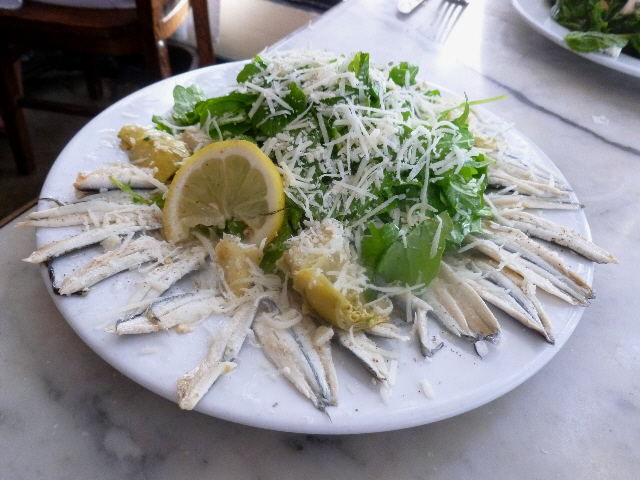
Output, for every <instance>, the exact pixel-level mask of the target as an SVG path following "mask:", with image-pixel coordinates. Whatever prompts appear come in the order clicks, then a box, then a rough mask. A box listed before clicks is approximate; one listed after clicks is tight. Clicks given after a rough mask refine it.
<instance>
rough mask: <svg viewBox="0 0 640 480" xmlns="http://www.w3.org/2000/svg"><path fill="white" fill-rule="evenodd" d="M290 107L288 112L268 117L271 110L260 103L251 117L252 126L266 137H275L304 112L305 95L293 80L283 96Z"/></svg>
mask: <svg viewBox="0 0 640 480" xmlns="http://www.w3.org/2000/svg"><path fill="white" fill-rule="evenodd" d="M283 100H284V101H285V102H286V104H287V105H288V106H289V107H290V111H289V113H282V114H279V115H275V116H273V117H270V115H271V110H270V109H269V107H268V106H267V105H264V104H263V105H261V106H260V107H259V108H258V110H257V111H256V113H255V115H254V116H253V118H252V119H251V123H252V124H253V126H254V127H255V128H256V129H257V130H258V131H259V132H260V133H262V134H263V135H266V136H267V137H275V136H276V135H277V134H278V133H280V132H282V131H283V130H284V129H285V127H286V126H287V125H289V123H291V121H292V120H294V119H295V118H296V117H297V116H298V115H300V114H301V113H302V112H304V110H305V108H306V104H307V96H306V95H305V94H304V92H303V91H302V90H300V89H299V88H298V86H297V85H296V83H295V82H292V83H291V85H290V86H289V93H288V94H287V95H286V96H285V97H284V98H283Z"/></svg>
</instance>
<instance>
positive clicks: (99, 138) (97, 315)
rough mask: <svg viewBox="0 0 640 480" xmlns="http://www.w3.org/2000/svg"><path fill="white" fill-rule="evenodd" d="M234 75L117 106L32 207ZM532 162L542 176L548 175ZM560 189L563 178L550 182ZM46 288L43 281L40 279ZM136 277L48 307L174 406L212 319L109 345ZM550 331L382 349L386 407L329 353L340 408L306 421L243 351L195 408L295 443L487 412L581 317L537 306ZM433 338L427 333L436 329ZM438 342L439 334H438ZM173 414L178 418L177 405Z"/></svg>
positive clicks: (221, 74) (80, 257)
mask: <svg viewBox="0 0 640 480" xmlns="http://www.w3.org/2000/svg"><path fill="white" fill-rule="evenodd" d="M240 68H241V64H238V63H235V64H224V65H220V66H215V67H210V68H205V69H202V70H198V71H194V72H188V73H185V74H183V75H180V76H177V77H174V78H170V79H167V80H164V81H162V82H159V83H157V84H155V85H151V86H149V87H147V88H145V89H143V90H141V91H139V92H137V93H135V94H133V95H131V96H129V97H127V98H125V99H123V100H122V101H120V102H118V103H117V104H115V105H114V106H112V107H111V108H109V109H108V110H106V111H105V112H103V113H102V114H100V115H99V116H98V117H96V118H95V119H94V120H92V121H91V122H90V123H89V124H88V125H87V126H86V127H85V128H83V129H82V130H81V131H80V132H79V133H78V134H77V135H76V136H75V137H74V138H73V140H72V141H71V142H70V143H69V144H68V145H67V147H66V148H65V149H64V151H63V152H62V153H61V154H60V157H59V158H58V160H57V161H56V163H55V164H54V166H53V168H52V169H51V172H50V173H49V176H48V177H47V180H46V183H45V185H44V187H43V191H42V197H48V198H52V197H53V198H59V199H62V200H71V199H72V198H73V197H74V193H73V188H72V183H73V181H74V180H75V177H76V175H77V173H78V172H79V171H86V170H92V169H95V168H97V167H100V166H103V165H105V164H107V163H109V162H114V161H117V162H127V157H126V155H125V154H124V153H123V152H122V151H120V149H119V148H117V143H118V142H117V139H116V134H117V132H118V130H119V129H120V127H122V126H123V125H125V124H128V123H134V122H137V123H143V124H151V116H152V114H154V113H155V114H163V113H165V112H167V111H168V110H169V109H170V108H171V106H172V105H173V100H172V90H173V87H174V86H175V85H176V84H181V85H185V86H188V85H190V84H192V83H197V84H198V85H200V86H201V87H202V88H204V89H205V90H207V93H210V94H212V95H220V94H222V93H223V92H224V91H225V89H226V86H227V85H231V84H233V83H234V82H235V77H236V74H237V72H238V71H239V70H240ZM536 152H537V153H538V154H539V155H540V156H541V157H542V158H543V159H544V162H546V163H547V164H548V165H549V166H550V167H551V168H555V167H553V164H552V163H551V161H550V160H549V159H548V158H546V157H544V154H542V152H540V151H538V150H536ZM558 177H559V178H561V175H560V174H559V172H558ZM550 215H551V216H555V217H556V220H557V221H560V222H562V223H563V224H565V225H567V226H570V227H572V228H574V229H576V230H578V231H580V232H581V233H582V234H583V235H586V236H589V231H588V226H587V223H586V220H585V217H584V215H583V213H582V212H564V213H557V214H550ZM71 231H72V229H69V228H65V229H40V230H39V231H38V233H37V242H38V246H42V245H44V244H45V243H48V242H49V241H52V240H56V239H59V238H61V237H64V236H66V235H68V234H69V233H70V232H71ZM96 253H97V251H96V250H87V251H84V252H81V253H79V254H76V255H71V256H69V257H68V258H67V257H65V258H61V259H58V260H56V261H55V262H54V268H55V270H56V272H57V273H58V274H61V275H64V273H65V272H68V271H70V269H72V268H74V267H77V266H78V265H81V264H82V263H84V262H85V261H87V260H88V259H89V258H91V257H92V256H93V255H95V254H96ZM567 258H568V259H569V261H570V263H571V264H572V266H573V267H574V268H575V270H576V271H577V272H578V273H579V274H580V275H582V276H583V278H585V279H586V281H587V282H590V281H591V279H592V273H593V268H592V264H591V263H590V262H586V261H583V260H578V259H577V257H576V256H575V255H571V256H567ZM43 275H44V277H45V280H46V282H47V284H50V281H49V278H48V276H47V274H46V272H45V269H43ZM141 275H142V274H141V273H139V272H128V273H126V274H121V275H118V276H116V277H114V278H112V279H110V280H107V281H104V282H102V283H100V284H98V285H96V286H95V287H94V288H93V289H92V290H91V292H90V293H89V294H88V295H87V296H84V297H60V296H56V295H54V294H53V293H52V296H53V298H54V300H55V302H56V304H57V306H58V308H59V309H60V311H61V312H62V314H63V315H64V317H65V318H66V319H67V321H68V322H69V324H70V325H71V326H72V327H73V329H74V330H75V331H76V332H77V333H78V335H79V336H80V337H82V339H83V340H84V341H85V342H86V343H87V344H88V345H89V346H90V347H91V348H92V349H93V350H94V351H95V352H96V353H97V354H99V355H100V356H102V357H103V358H104V359H105V360H106V361H107V362H109V363H110V364H111V365H113V366H114V367H115V368H116V369H118V370H119V371H121V372H122V373H124V374H125V375H127V376H128V377H130V378H131V379H133V380H134V381H136V382H138V383H139V384H141V385H143V386H145V387H146V388H148V389H150V390H152V391H154V392H156V393H158V394H159V395H162V396H164V397H166V398H168V399H170V400H172V401H177V395H176V381H177V379H178V378H179V377H180V376H182V375H183V374H184V373H186V372H188V371H189V370H191V369H192V368H193V367H195V366H196V365H197V364H198V363H199V362H200V361H201V360H202V359H203V358H204V355H205V353H206V351H207V346H208V343H209V339H210V338H211V335H212V331H213V330H212V329H213V328H214V327H215V324H216V321H217V320H216V319H211V320H208V321H207V322H205V323H204V324H202V325H201V326H200V328H198V329H197V330H196V331H195V332H193V333H190V334H182V335H179V334H176V333H175V332H168V333H164V332H163V333H157V334H149V335H138V336H128V337H127V336H115V335H111V334H107V333H105V332H104V328H105V327H106V326H107V325H110V324H113V321H114V319H115V318H116V317H117V315H116V314H114V311H115V310H116V309H117V308H118V307H121V306H123V305H125V304H126V302H127V300H128V299H129V297H130V296H131V293H132V288H133V283H134V280H135V279H136V278H138V279H139V278H141ZM542 295H543V294H541V297H542V300H543V302H544V304H545V306H546V308H547V312H548V314H549V316H550V318H551V319H552V320H553V324H554V327H555V333H556V338H557V343H556V344H555V345H553V346H552V345H549V344H547V343H545V342H544V341H543V340H542V339H541V337H539V336H538V335H537V334H534V333H532V332H531V331H529V330H527V329H525V328H524V327H522V326H520V325H519V324H518V323H516V322H515V321H513V320H511V319H510V318H507V317H504V316H499V319H500V322H501V325H502V328H503V341H502V343H501V344H500V345H499V346H498V347H497V348H496V347H493V346H490V353H489V355H487V356H485V357H484V358H482V359H481V358H480V357H479V356H478V355H477V354H476V353H475V351H474V349H473V346H472V345H471V344H469V343H467V342H464V341H461V340H459V339H454V338H450V337H449V336H448V335H447V334H445V333H441V335H442V337H443V339H445V341H446V345H445V347H444V348H443V349H442V350H440V351H439V352H438V353H437V354H436V355H435V356H434V357H433V359H432V360H431V361H429V360H425V359H424V358H423V357H422V356H421V355H420V353H419V350H418V348H417V343H416V341H410V342H404V343H402V342H391V341H383V342H382V346H383V347H384V348H387V349H390V350H394V351H395V352H397V354H398V361H399V368H398V374H397V381H396V383H395V385H394V386H393V393H392V396H391V398H390V399H389V402H388V404H385V402H384V401H383V399H382V396H381V395H380V393H379V389H380V385H374V384H373V383H372V381H371V378H370V376H369V374H368V373H367V372H366V371H365V369H364V368H363V367H362V366H361V365H360V364H359V363H358V362H357V361H356V360H355V359H354V358H353V357H351V356H350V355H349V354H346V353H345V352H344V351H342V350H341V349H340V348H339V347H335V348H334V352H335V353H334V355H335V357H334V358H335V362H336V365H337V370H338V376H339V381H340V404H339V406H337V407H331V408H328V409H327V413H326V414H325V413H322V412H320V411H318V410H316V409H315V408H314V407H313V406H312V404H311V403H310V402H309V401H308V400H307V399H306V398H304V397H302V396H301V395H300V394H299V393H298V392H297V391H296V390H294V388H293V387H292V386H291V385H290V384H289V383H288V381H287V380H285V379H284V378H283V377H280V376H278V375H277V373H276V370H275V368H274V367H273V366H272V365H271V364H270V363H269V362H268V361H267V360H266V359H265V357H264V356H263V354H262V352H261V351H260V349H259V348H257V347H255V346H254V345H252V344H251V343H250V342H246V344H245V345H244V347H243V350H242V351H241V355H240V357H241V358H240V364H239V366H238V368H236V369H235V370H233V371H232V372H231V373H230V374H228V375H225V376H223V377H221V378H220V379H219V380H218V381H217V382H216V384H215V385H214V386H213V388H212V389H211V390H210V391H209V393H208V394H207V395H205V396H204V398H203V399H202V400H201V402H200V403H199V404H198V406H197V410H199V411H201V412H204V413H206V414H209V415H212V416H215V417H218V418H223V419H226V420H230V421H234V422H239V423H243V424H248V425H253V426H258V427H263V428H269V429H275V430H283V431H292V432H305V433H325V434H336V433H363V432H375V431H384V430H393V429H400V428H405V427H411V426H415V425H421V424H426V423H429V422H434V421H437V420H441V419H444V418H448V417H451V416H454V415H457V414H460V413H462V412H465V411H467V410H470V409H473V408H475V407H478V406H480V405H482V404H484V403H487V402H489V401H491V400H493V399H495V398H497V397H499V396H501V395H503V394H504V393H506V392H508V391H509V390H511V389H513V388H515V387H516V386H517V385H519V384H520V383H522V382H524V381H525V380H526V379H528V378H529V377H530V376H531V375H533V374H534V373H535V372H537V371H538V370H539V369H540V368H541V367H542V366H543V365H545V364H546V363H547V362H548V361H549V360H550V359H551V358H552V357H553V356H554V355H555V354H556V353H557V352H558V350H559V349H560V348H561V347H562V345H563V344H564V343H565V342H566V340H567V339H568V338H569V336H570V335H571V333H572V332H573V330H574V328H575V327H576V325H577V324H578V321H579V319H580V317H581V315H582V311H583V309H582V308H576V307H571V306H568V305H565V304H562V303H561V302H559V301H555V300H554V299H552V298H550V297H547V296H544V297H543V296H542ZM434 328H435V327H434ZM438 331H439V329H438ZM423 379H424V380H427V381H428V382H429V383H430V384H431V385H432V387H433V391H434V392H435V397H434V398H433V399H429V398H427V397H426V396H425V395H424V394H423V393H422V391H421V387H420V382H421V381H422V380H423ZM176 408H178V406H177V405H176Z"/></svg>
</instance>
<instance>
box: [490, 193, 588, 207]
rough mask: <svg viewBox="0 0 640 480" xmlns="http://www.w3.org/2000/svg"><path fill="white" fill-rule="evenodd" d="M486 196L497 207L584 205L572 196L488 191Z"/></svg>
mask: <svg viewBox="0 0 640 480" xmlns="http://www.w3.org/2000/svg"><path fill="white" fill-rule="evenodd" d="M485 198H486V199H488V200H489V202H491V203H492V204H493V205H494V206H495V207H496V208H499V209H502V208H533V209H551V210H580V209H581V208H582V207H583V205H582V204H580V203H576V202H574V201H573V200H571V199H570V198H555V197H536V196H531V195H517V194H516V195H511V194H509V195H505V194H499V193H486V194H485Z"/></svg>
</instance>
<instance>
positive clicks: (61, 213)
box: [18, 200, 162, 227]
mask: <svg viewBox="0 0 640 480" xmlns="http://www.w3.org/2000/svg"><path fill="white" fill-rule="evenodd" d="M109 221H119V222H120V223H135V224H138V225H148V224H150V223H158V222H161V221H162V210H160V208H158V206H157V205H144V204H128V205H127V204H119V203H111V202H106V201H103V200H94V201H91V202H78V203H69V204H67V205H62V206H60V207H57V208H50V209H47V210H39V211H37V212H32V213H30V214H29V215H28V216H27V219H26V220H25V221H23V222H20V223H19V224H18V226H19V227H25V226H28V227H69V226H74V225H94V226H96V227H100V226H101V224H102V223H104V222H109Z"/></svg>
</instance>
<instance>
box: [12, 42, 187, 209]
mask: <svg viewBox="0 0 640 480" xmlns="http://www.w3.org/2000/svg"><path fill="white" fill-rule="evenodd" d="M170 51H171V57H172V69H173V71H174V73H180V72H183V71H186V70H188V69H190V68H192V67H194V66H195V65H194V62H193V57H192V56H191V54H190V53H189V52H188V51H187V50H185V49H184V48H179V47H172V48H171V50H170ZM24 60H25V61H24V62H23V76H24V89H25V93H26V94H28V95H30V96H36V97H38V98H44V99H48V100H56V101H70V102H75V103H84V104H99V105H104V106H107V105H109V104H110V103H113V102H115V101H117V100H119V99H120V98H123V97H125V96H126V95H128V94H130V93H132V92H134V91H136V90H138V89H140V88H141V87H143V86H145V85H147V84H149V83H152V82H153V81H154V79H153V78H152V77H150V76H149V74H148V73H147V71H146V69H145V68H144V63H143V61H142V58H139V57H136V56H133V57H125V58H119V59H113V58H107V57H105V58H101V59H100V63H99V66H100V72H101V75H102V83H103V88H104V97H103V99H102V100H100V101H92V100H91V99H90V98H89V95H88V93H87V87H86V83H85V81H84V75H83V73H82V70H81V69H80V66H81V59H80V58H78V57H77V56H74V55H69V54H63V53H61V52H51V53H47V54H45V53H42V52H34V53H31V54H29V55H28V56H26V57H25V59H24ZM26 115H27V122H28V128H29V134H30V136H31V142H32V146H33V151H34V155H35V157H36V163H37V170H36V172H35V173H33V174H31V175H19V174H18V171H17V169H16V165H15V163H14V160H13V154H12V152H11V148H10V147H9V142H8V140H7V138H6V136H5V135H4V134H0V219H2V218H4V217H6V216H7V215H9V214H11V213H12V212H14V211H15V210H17V209H19V208H20V207H21V206H22V205H24V204H25V203H27V202H29V201H31V200H32V199H35V198H37V196H38V194H39V193H40V189H41V187H42V184H43V182H44V180H45V178H46V175H47V172H48V171H49V168H50V167H51V165H52V164H53V162H55V160H56V158H57V157H58V155H59V154H60V152H61V151H62V149H63V148H64V146H65V145H66V144H67V142H69V140H71V138H73V136H74V135H75V134H76V133H77V132H78V131H79V130H80V129H81V128H82V127H83V126H84V125H86V124H87V123H88V122H89V120H90V118H88V117H81V116H75V115H67V114H61V113H52V112H45V111H37V110H27V111H26Z"/></svg>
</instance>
